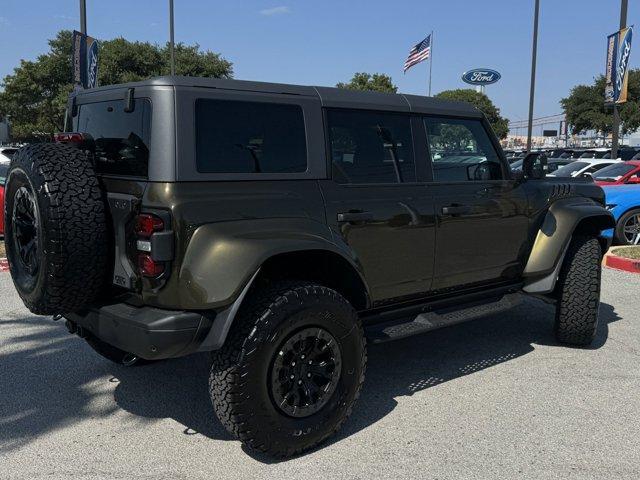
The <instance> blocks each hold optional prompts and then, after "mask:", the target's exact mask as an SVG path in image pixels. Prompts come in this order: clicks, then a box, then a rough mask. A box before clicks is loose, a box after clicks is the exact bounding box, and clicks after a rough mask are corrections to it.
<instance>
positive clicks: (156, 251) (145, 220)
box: [133, 213, 173, 278]
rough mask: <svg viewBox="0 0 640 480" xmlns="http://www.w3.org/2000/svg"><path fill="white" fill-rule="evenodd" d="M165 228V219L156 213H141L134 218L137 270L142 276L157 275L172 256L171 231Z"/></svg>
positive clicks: (163, 270)
mask: <svg viewBox="0 0 640 480" xmlns="http://www.w3.org/2000/svg"><path fill="white" fill-rule="evenodd" d="M164 216H165V217H167V215H164ZM167 218H169V217H167ZM165 229H166V223H165V220H163V218H161V217H160V216H158V215H155V214H152V213H141V214H140V215H138V216H137V217H136V218H135V223H134V227H133V230H134V232H135V235H136V250H137V253H136V255H137V264H138V272H139V273H140V275H142V276H144V277H150V278H157V277H159V276H160V275H162V274H163V273H165V271H166V270H167V263H168V262H170V261H171V259H172V258H173V232H171V231H167V230H165Z"/></svg>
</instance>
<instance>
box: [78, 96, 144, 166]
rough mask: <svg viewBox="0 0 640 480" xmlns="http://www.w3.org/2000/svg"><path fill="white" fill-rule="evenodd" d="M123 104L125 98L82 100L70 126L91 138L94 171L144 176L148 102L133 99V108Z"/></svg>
mask: <svg viewBox="0 0 640 480" xmlns="http://www.w3.org/2000/svg"><path fill="white" fill-rule="evenodd" d="M124 107H125V103H124V100H113V101H107V102H96V103H85V104H81V105H79V106H78V114H77V116H76V118H74V122H73V129H74V130H75V131H78V132H82V133H88V134H89V135H91V137H92V138H93V139H94V141H95V155H94V158H95V168H96V172H97V173H99V174H110V175H123V176H134V177H146V176H147V173H148V169H149V143H150V132H151V102H150V101H149V100H147V99H136V100H135V104H134V109H133V111H132V112H125V111H124Z"/></svg>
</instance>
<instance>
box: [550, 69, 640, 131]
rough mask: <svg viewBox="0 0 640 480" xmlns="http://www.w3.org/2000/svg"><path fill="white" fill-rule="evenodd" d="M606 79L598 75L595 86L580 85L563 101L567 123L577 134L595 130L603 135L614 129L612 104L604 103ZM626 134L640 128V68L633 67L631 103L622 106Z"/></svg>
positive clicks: (629, 97)
mask: <svg viewBox="0 0 640 480" xmlns="http://www.w3.org/2000/svg"><path fill="white" fill-rule="evenodd" d="M604 87H605V78H604V76H603V75H600V76H599V77H596V78H595V79H594V82H593V84H592V85H577V86H575V87H573V88H572V89H571V92H570V93H569V96H568V97H567V98H563V99H562V100H560V104H561V105H562V108H563V109H564V111H565V114H566V117H567V123H568V124H569V125H571V131H572V133H574V134H579V133H583V132H586V131H587V130H594V131H596V132H599V133H601V134H603V135H606V134H609V133H611V131H612V128H613V115H612V110H611V107H607V106H605V104H604ZM618 111H619V112H620V121H621V126H622V133H624V134H626V133H629V132H634V131H636V130H637V129H638V128H640V69H635V70H629V88H628V91H627V102H626V103H623V104H621V105H619V108H618Z"/></svg>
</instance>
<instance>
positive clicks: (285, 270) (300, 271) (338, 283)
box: [199, 249, 370, 351]
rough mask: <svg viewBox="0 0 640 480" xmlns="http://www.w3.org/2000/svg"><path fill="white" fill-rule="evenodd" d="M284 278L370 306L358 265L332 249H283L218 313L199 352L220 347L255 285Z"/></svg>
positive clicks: (357, 308) (366, 288)
mask: <svg viewBox="0 0 640 480" xmlns="http://www.w3.org/2000/svg"><path fill="white" fill-rule="evenodd" d="M285 278H290V279H295V280H308V281H314V282H317V283H320V284H322V285H324V286H326V287H329V288H332V289H334V290H336V291H337V292H338V293H340V294H341V295H342V296H344V297H345V298H346V299H347V300H348V301H349V302H350V303H351V304H352V305H353V307H354V308H355V309H356V310H362V309H365V308H368V307H369V305H370V296H369V289H368V286H367V284H366V282H365V280H364V278H363V276H362V274H361V273H360V272H359V271H358V269H357V268H356V266H355V265H354V264H353V263H352V262H351V261H349V260H347V259H346V258H345V257H344V256H343V255H341V254H340V253H337V252H336V251H334V250H332V249H308V250H293V251H287V252H281V253H278V254H275V255H272V256H270V257H269V258H267V259H266V260H264V262H262V264H261V265H260V267H259V268H258V269H257V270H256V271H255V272H254V273H253V275H252V276H251V278H250V279H249V281H248V282H247V283H246V284H245V285H244V288H243V290H242V291H241V292H240V294H239V295H238V297H237V298H236V300H235V301H234V302H233V303H232V304H231V305H230V306H228V307H226V308H224V309H223V310H221V311H219V312H217V313H216V315H215V318H214V320H213V326H212V327H211V330H210V331H209V333H208V335H207V336H206V338H205V339H204V341H203V342H202V344H201V346H200V348H199V351H211V350H217V349H219V348H221V347H222V346H223V345H224V343H225V341H226V339H227V335H228V333H229V330H230V329H231V326H232V325H233V323H234V321H235V319H236V316H237V314H238V312H239V310H240V308H241V307H242V306H243V304H244V303H245V302H246V301H247V297H248V296H249V295H251V292H252V290H253V289H254V288H258V287H259V286H262V285H265V283H267V284H268V283H269V282H271V281H277V280H281V279H285Z"/></svg>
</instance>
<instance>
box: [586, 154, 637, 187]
mask: <svg viewBox="0 0 640 480" xmlns="http://www.w3.org/2000/svg"><path fill="white" fill-rule="evenodd" d="M593 180H594V181H595V182H596V183H597V184H598V185H600V186H605V185H629V184H640V160H629V161H626V162H618V163H614V164H613V165H609V166H608V167H605V168H603V169H602V170H599V171H597V172H595V173H594V174H593Z"/></svg>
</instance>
